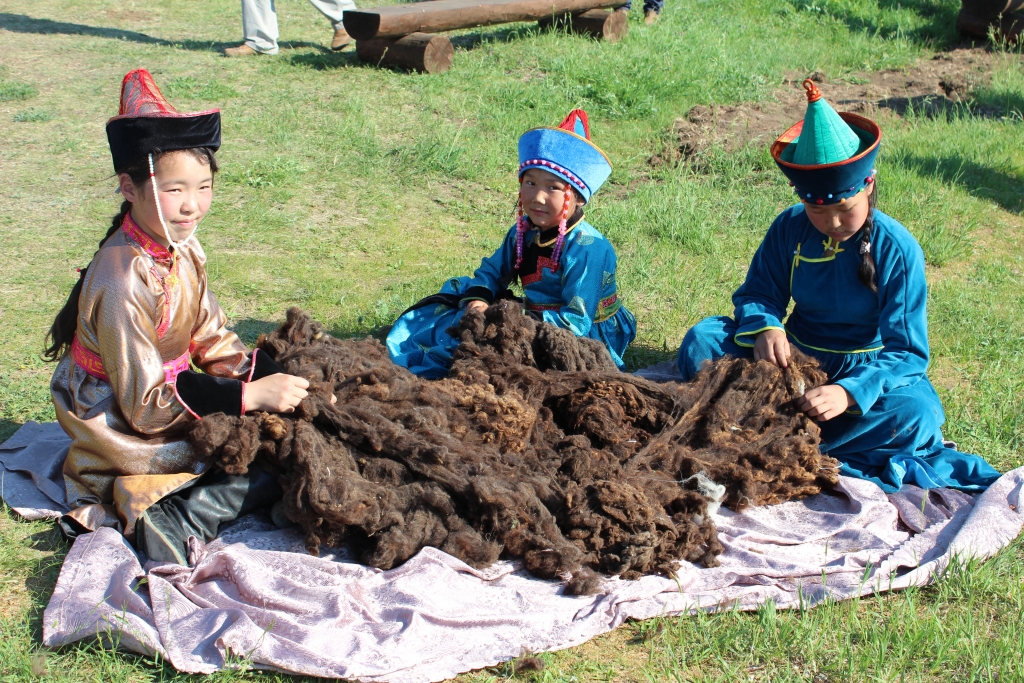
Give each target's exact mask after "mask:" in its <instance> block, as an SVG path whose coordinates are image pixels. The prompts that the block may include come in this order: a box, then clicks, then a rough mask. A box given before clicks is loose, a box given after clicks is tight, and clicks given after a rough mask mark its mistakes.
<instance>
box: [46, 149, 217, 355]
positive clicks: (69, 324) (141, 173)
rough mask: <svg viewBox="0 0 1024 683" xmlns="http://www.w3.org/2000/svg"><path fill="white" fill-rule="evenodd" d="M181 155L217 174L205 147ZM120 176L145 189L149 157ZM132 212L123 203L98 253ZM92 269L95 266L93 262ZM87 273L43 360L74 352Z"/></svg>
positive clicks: (50, 338) (55, 327)
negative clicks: (72, 349)
mask: <svg viewBox="0 0 1024 683" xmlns="http://www.w3.org/2000/svg"><path fill="white" fill-rule="evenodd" d="M182 151H184V152H187V153H188V154H191V155H192V156H193V157H195V158H196V159H198V160H199V161H201V162H203V163H205V164H207V165H209V166H210V168H211V169H212V170H213V172H214V173H216V172H217V159H216V158H215V157H214V156H213V150H211V149H207V148H206V147H198V148H196V149H186V150H182ZM160 156H161V154H160V153H156V154H154V155H153V161H154V163H155V162H156V160H157V159H159V158H160ZM117 172H118V174H121V173H127V174H128V177H129V178H131V179H132V183H133V184H134V185H135V186H136V187H145V186H146V183H147V181H148V180H149V158H148V157H146V156H142V157H139V158H137V159H135V160H134V161H132V162H131V163H130V164H128V166H126V167H125V168H122V169H118V171H117ZM131 210H132V203H131V202H129V201H127V200H125V201H123V202H121V210H120V211H119V212H118V213H117V215H116V216H114V217H113V218H112V219H111V221H110V227H109V228H107V234H106V235H104V236H103V239H101V240H100V243H99V246H98V247H97V251H99V248H100V247H102V246H103V243H104V242H106V241H107V240H108V239H110V236H111V235H113V234H114V233H115V232H117V231H118V230H120V229H121V223H122V222H123V221H124V217H125V216H127V215H128V212H129V211H131ZM93 258H96V254H93ZM89 265H92V262H91V261H90V262H89ZM88 270H89V266H86V267H85V268H82V270H81V271H80V272H79V277H78V282H76V283H75V286H74V287H72V288H71V293H70V294H68V300H67V302H65V304H64V308H62V309H60V312H59V313H58V314H57V317H56V318H54V320H53V325H51V326H50V331H49V332H48V333H47V334H46V342H49V346H46V347H45V348H44V349H43V358H44V359H45V360H48V361H57V360H60V359H61V358H62V357H63V356H64V354H65V353H67V350H68V349H69V348H71V341H72V340H73V339H74V338H75V332H76V330H77V329H78V298H79V297H80V296H81V294H82V283H83V282H85V274H86V273H87V272H88ZM44 343H45V342H44Z"/></svg>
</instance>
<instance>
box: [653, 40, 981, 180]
mask: <svg viewBox="0 0 1024 683" xmlns="http://www.w3.org/2000/svg"><path fill="white" fill-rule="evenodd" d="M993 59H994V55H993V53H991V52H989V51H987V50H985V49H980V48H961V49H956V50H951V51H949V52H943V53H940V54H938V55H936V56H935V57H933V58H932V59H930V60H927V61H922V62H920V63H918V64H917V65H916V66H914V67H912V68H910V69H908V70H906V71H902V70H886V71H878V72H875V73H857V74H852V75H850V76H846V77H844V78H843V79H836V80H832V79H829V78H828V76H827V75H826V74H824V73H822V72H820V71H818V72H815V73H813V74H810V75H807V74H789V75H788V76H787V77H786V80H785V85H784V86H783V87H782V88H780V89H778V90H777V91H776V92H775V100H776V101H774V102H759V103H753V104H737V105H703V104H700V105H697V106H695V107H693V108H692V109H690V111H689V112H688V113H687V114H686V116H684V117H681V118H678V119H676V121H675V122H674V123H673V125H672V131H671V134H670V136H669V142H668V143H667V144H666V145H665V149H663V150H662V151H661V152H659V153H658V154H655V155H654V156H652V157H651V158H650V159H649V163H650V164H651V165H652V166H661V165H665V164H678V163H691V164H693V165H694V166H695V167H697V168H700V167H701V159H700V157H701V153H702V152H704V151H706V150H707V149H708V148H710V147H713V146H721V147H723V148H724V149H725V150H726V151H729V152H735V151H737V150H740V149H742V148H744V147H746V146H748V145H756V146H763V147H768V146H769V145H770V144H771V143H772V142H773V141H774V140H775V139H776V138H777V137H778V136H779V135H781V134H782V133H783V132H784V131H785V130H786V129H787V128H789V127H790V126H791V125H793V124H794V123H796V122H797V121H799V120H800V119H802V118H803V116H804V113H805V111H806V110H807V96H806V94H805V91H804V88H803V86H802V85H801V84H802V82H803V80H804V78H810V79H811V80H813V81H815V82H817V83H820V84H822V85H823V86H824V87H823V88H822V92H823V93H824V95H825V98H826V99H827V100H828V101H829V103H830V104H831V105H832V106H833V107H834V108H835V109H836V110H837V111H849V112H854V113H857V114H863V115H865V116H869V117H874V116H878V115H880V114H881V115H883V116H884V115H886V114H891V115H896V116H905V115H906V114H907V112H908V111H914V112H917V113H918V114H923V115H926V116H937V115H940V114H945V113H947V112H950V111H953V110H955V109H957V108H958V107H959V108H961V109H963V108H964V107H966V108H968V109H969V110H970V111H971V112H972V113H974V114H976V115H979V116H998V115H1000V114H1001V112H998V111H994V110H989V109H986V108H984V107H977V106H974V105H973V102H972V97H971V93H972V91H973V90H974V89H975V88H978V87H979V86H983V85H985V84H987V83H988V82H989V80H990V74H991V69H992V63H993Z"/></svg>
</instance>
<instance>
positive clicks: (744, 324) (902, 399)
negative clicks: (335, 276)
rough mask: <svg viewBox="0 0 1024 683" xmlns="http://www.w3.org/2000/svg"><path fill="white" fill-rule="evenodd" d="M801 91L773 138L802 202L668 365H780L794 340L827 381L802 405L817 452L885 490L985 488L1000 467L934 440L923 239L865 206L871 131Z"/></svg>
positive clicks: (936, 412) (876, 135)
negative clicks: (804, 103)
mask: <svg viewBox="0 0 1024 683" xmlns="http://www.w3.org/2000/svg"><path fill="white" fill-rule="evenodd" d="M808 84H809V85H808ZM805 86H806V87H808V99H809V100H810V103H809V106H808V115H807V116H806V117H805V119H804V121H801V122H800V123H798V124H797V125H796V126H794V127H793V128H791V129H790V130H789V131H787V132H786V133H785V134H784V135H783V136H782V137H780V138H779V140H778V141H776V142H775V144H774V145H773V146H772V155H773V156H774V157H775V159H776V162H778V164H779V166H780V168H781V169H782V170H783V172H784V173H785V174H786V175H787V176H788V177H789V178H790V179H791V180H792V181H793V184H794V186H795V187H796V188H797V192H798V193H799V196H800V198H801V200H802V201H801V203H800V204H797V205H796V206H793V207H790V208H789V209H786V210H785V211H783V212H782V213H781V214H780V215H779V216H778V217H777V218H776V219H775V221H774V222H773V223H772V225H771V227H770V228H769V229H768V233H767V235H766V236H765V238H764V241H763V242H762V243H761V246H760V247H759V248H758V250H757V252H756V253H755V254H754V258H753V260H752V261H751V264H750V268H749V270H748V272H747V278H746V281H745V282H744V283H743V285H742V286H741V287H740V288H739V289H738V290H736V293H735V294H734V295H733V304H734V305H735V311H734V314H733V317H731V318H730V317H713V318H706V319H704V320H702V321H701V322H699V323H698V324H697V325H695V326H694V327H693V328H691V329H690V330H689V331H688V332H687V333H686V336H685V338H684V339H683V343H682V346H681V347H680V349H679V368H680V371H681V372H682V374H683V376H684V377H686V378H687V379H689V378H691V377H693V375H694V374H696V372H697V371H698V369H699V368H700V366H701V365H702V364H703V363H704V362H705V361H708V360H713V359H716V358H720V357H722V356H724V355H730V356H737V357H745V358H755V359H765V360H768V361H770V362H773V363H775V364H776V365H779V366H781V367H785V366H786V364H787V359H788V356H789V353H790V345H794V346H796V347H797V348H799V349H800V350H801V351H803V352H804V353H806V354H808V355H810V356H813V357H815V358H817V359H818V361H819V362H820V363H821V367H822V369H823V370H824V371H825V372H826V373H827V374H828V377H829V382H830V384H828V385H825V386H823V387H818V388H816V389H812V390H811V391H808V392H807V393H806V394H805V396H804V398H803V399H802V401H801V403H800V407H801V409H803V410H805V411H806V412H807V414H808V415H810V416H811V417H814V418H816V419H817V420H819V422H820V426H821V437H822V444H821V450H822V451H823V452H826V453H828V454H829V455H830V456H832V457H834V458H837V459H838V460H839V461H840V462H841V463H842V469H841V472H842V473H843V474H845V475H848V476H854V477H859V478H862V479H868V480H870V481H873V482H875V483H876V484H878V485H879V486H880V487H881V488H882V489H883V490H885V491H887V492H894V491H897V490H898V489H899V488H900V486H902V484H904V483H912V484H916V485H918V486H921V487H922V488H936V487H942V486H948V487H953V488H959V489H963V490H967V491H980V490H984V489H985V488H986V487H987V486H988V485H989V484H991V483H992V482H993V481H995V480H996V479H997V478H998V476H999V473H998V472H996V470H995V469H993V468H992V467H991V465H989V464H988V463H987V462H986V461H985V460H984V459H982V458H981V457H979V456H976V455H971V454H967V453H960V452H958V451H956V450H955V449H954V448H952V447H949V446H948V445H947V444H946V443H945V442H944V441H943V438H942V432H941V427H942V424H943V422H944V421H945V415H944V413H943V410H942V404H941V402H940V400H939V397H938V394H936V392H935V389H934V387H933V386H932V384H931V382H929V381H928V377H927V376H926V374H925V373H926V370H927V368H928V319H927V314H926V302H927V285H926V283H925V270H924V255H923V253H922V252H921V247H920V246H919V245H918V243H917V241H916V240H915V239H914V237H913V236H912V235H911V234H910V232H908V231H907V229H906V228H905V227H903V226H902V225H900V223H899V222H897V221H896V220H894V219H893V218H890V217H889V216H887V215H886V214H884V213H882V212H881V211H878V210H877V209H876V208H875V203H876V199H877V196H878V195H877V186H876V184H875V182H874V170H873V169H872V165H873V163H874V158H875V155H876V154H877V152H878V146H879V141H880V137H881V131H880V130H879V129H878V126H877V125H875V124H874V123H873V122H871V121H869V120H867V119H864V118H863V117H859V116H856V115H854V114H846V113H843V114H836V113H835V112H834V111H832V110H831V107H828V105H827V104H826V103H825V102H824V101H823V100H821V99H820V92H819V91H818V90H817V88H816V87H814V85H813V83H810V82H809V81H808V82H806V83H805ZM815 96H816V98H817V99H812V98H814V97H815ZM826 108H827V109H826ZM837 121H838V123H836V122H837ZM839 124H842V125H844V126H845V128H846V131H849V132H851V133H852V137H851V136H848V137H847V139H846V141H843V140H840V141H839V142H840V143H843V142H846V143H847V144H846V145H845V150H844V149H842V147H843V145H842V144H836V141H835V139H834V138H835V137H836V133H835V131H836V130H839V131H841V132H846V131H843V130H842V128H840V125H839ZM797 136H799V137H797ZM822 138H825V141H824V143H823V141H822ZM803 145H806V146H807V147H808V148H810V150H811V153H810V154H808V153H807V150H806V149H805V150H804V154H803V158H799V157H798V154H799V153H800V150H797V149H794V148H795V147H798V146H803ZM837 147H839V148H840V149H839V151H837V150H836V148H837ZM822 148H824V150H823V149H822ZM815 154H817V157H815ZM837 157H838V158H837ZM797 160H799V161H800V162H801V163H797ZM790 301H792V302H793V308H792V312H791V313H790V314H789V317H788V318H786V311H787V309H788V308H789V304H790ZM784 319H785V323H783V320H784Z"/></svg>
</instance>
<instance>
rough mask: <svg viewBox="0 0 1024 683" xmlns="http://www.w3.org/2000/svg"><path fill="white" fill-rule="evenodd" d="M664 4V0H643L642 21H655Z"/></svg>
mask: <svg viewBox="0 0 1024 683" xmlns="http://www.w3.org/2000/svg"><path fill="white" fill-rule="evenodd" d="M664 5H665V0H644V23H645V24H648V25H649V24H653V23H654V22H656V21H657V20H658V16H659V15H660V14H661V8H662V7H663V6H664Z"/></svg>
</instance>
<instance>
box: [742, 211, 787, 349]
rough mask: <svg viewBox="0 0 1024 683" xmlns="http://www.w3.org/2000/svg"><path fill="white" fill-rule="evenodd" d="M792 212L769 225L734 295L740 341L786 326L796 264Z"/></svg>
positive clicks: (745, 343)
mask: <svg viewBox="0 0 1024 683" xmlns="http://www.w3.org/2000/svg"><path fill="white" fill-rule="evenodd" d="M789 213H790V212H786V213H783V214H781V215H780V216H779V217H778V218H776V219H775V221H774V222H773V223H772V225H771V227H770V228H768V234H766V235H765V237H764V241H763V242H761V246H759V247H758V248H757V252H755V253H754V258H753V260H751V262H750V268H749V269H748V270H747V279H746V280H745V281H744V282H743V284H742V285H740V288H739V289H737V290H736V293H735V294H733V295H732V303H733V305H734V306H735V307H736V309H735V312H734V313H733V315H734V317H735V318H736V324H737V330H736V339H735V341H736V344H738V345H739V346H746V347H748V348H749V347H752V346H753V345H754V340H755V338H756V337H757V335H758V334H760V333H761V332H764V331H765V330H784V329H785V328H784V327H783V325H782V319H783V318H784V317H785V316H786V309H787V308H788V307H789V299H790V293H789V285H790V281H789V275H790V269H791V268H792V263H791V258H792V254H790V253H789V252H790V249H789V241H788V240H787V239H786V232H787V231H786V230H785V227H786V226H787V223H788V220H787V216H788V214H789Z"/></svg>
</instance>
